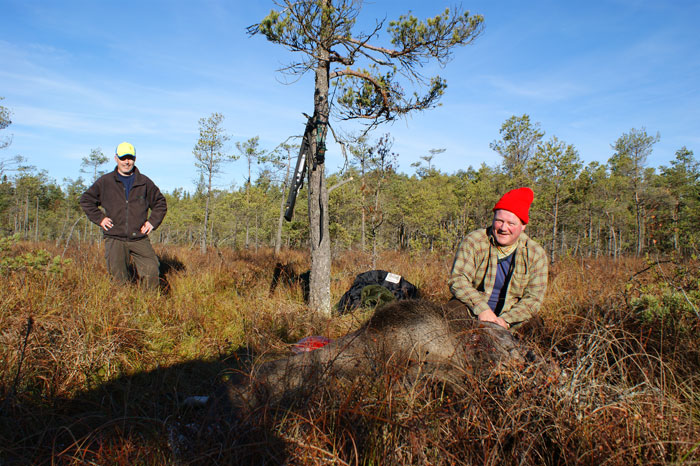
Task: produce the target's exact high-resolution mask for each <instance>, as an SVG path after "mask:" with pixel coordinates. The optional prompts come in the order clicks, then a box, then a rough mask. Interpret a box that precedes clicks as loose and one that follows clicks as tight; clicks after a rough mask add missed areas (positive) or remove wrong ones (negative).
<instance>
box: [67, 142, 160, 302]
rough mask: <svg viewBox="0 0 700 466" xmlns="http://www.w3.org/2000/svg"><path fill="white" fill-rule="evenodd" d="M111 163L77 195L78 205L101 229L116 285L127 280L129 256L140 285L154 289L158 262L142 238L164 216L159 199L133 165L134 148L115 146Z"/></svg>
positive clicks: (109, 265) (134, 158)
mask: <svg viewBox="0 0 700 466" xmlns="http://www.w3.org/2000/svg"><path fill="white" fill-rule="evenodd" d="M114 160H115V162H117V167H116V168H115V169H114V171H113V172H110V173H107V174H106V175H103V176H101V177H100V178H98V179H97V181H95V183H94V184H93V185H92V186H90V188H89V189H88V190H87V191H85V192H84V193H83V195H82V196H81V197H80V206H81V207H82V208H83V210H84V211H85V214H86V215H87V217H88V219H90V221H91V222H93V223H95V224H97V225H99V226H100V227H102V230H103V231H102V233H103V235H104V238H105V258H106V259H107V269H108V270H109V273H110V274H111V275H112V276H113V277H114V278H116V279H117V280H119V281H122V282H126V281H129V278H130V277H129V271H128V263H129V257H131V258H132V259H133V261H134V264H135V266H136V271H137V272H138V275H139V277H140V279H141V284H142V285H144V286H146V287H147V288H151V289H154V288H157V287H158V284H159V279H158V268H159V265H160V264H159V262H158V257H156V253H155V251H154V250H153V246H151V241H150V240H149V239H148V234H149V233H151V232H152V231H153V230H155V229H156V228H158V226H159V225H160V224H161V222H162V221H163V218H165V213H166V212H167V210H168V207H167V204H166V201H165V196H163V194H161V192H160V189H158V186H156V185H155V184H154V183H153V181H151V179H150V178H148V177H147V176H145V175H142V174H141V172H139V169H138V168H136V167H135V166H134V162H135V161H136V151H135V150H134V146H132V145H131V144H129V143H128V142H122V143H121V144H119V145H118V146H117V151H116V154H115V156H114ZM100 206H101V207H102V209H104V212H103V211H102V210H100V209H99V207H100ZM149 209H150V215H149V212H148V211H149Z"/></svg>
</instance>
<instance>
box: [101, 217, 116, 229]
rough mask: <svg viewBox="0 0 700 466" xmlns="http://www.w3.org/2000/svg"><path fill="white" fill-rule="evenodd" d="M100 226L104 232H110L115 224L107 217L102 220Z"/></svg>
mask: <svg viewBox="0 0 700 466" xmlns="http://www.w3.org/2000/svg"><path fill="white" fill-rule="evenodd" d="M100 226H101V227H102V229H103V230H104V231H109V229H110V228H112V227H113V226H114V223H112V219H111V218H109V217H105V218H103V219H102V221H101V222H100Z"/></svg>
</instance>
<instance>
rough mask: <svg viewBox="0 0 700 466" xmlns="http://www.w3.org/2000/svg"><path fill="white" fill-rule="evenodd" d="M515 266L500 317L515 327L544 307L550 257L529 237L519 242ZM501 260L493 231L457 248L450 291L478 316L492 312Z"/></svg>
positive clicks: (479, 233)
mask: <svg viewBox="0 0 700 466" xmlns="http://www.w3.org/2000/svg"><path fill="white" fill-rule="evenodd" d="M517 244H518V247H517V249H516V251H515V264H514V269H513V273H512V275H511V278H510V281H509V282H508V292H507V294H506V299H505V303H504V305H503V310H502V311H501V313H500V314H499V317H501V318H502V319H503V320H505V321H506V322H508V323H509V324H510V325H511V327H514V326H517V325H519V324H522V323H523V322H525V321H527V320H528V319H530V318H531V317H532V316H533V314H534V313H536V312H537V311H538V310H539V308H540V306H541V305H542V300H543V299H544V294H545V291H546V290H547V254H546V253H545V251H544V249H543V248H542V246H540V245H539V244H537V243H536V242H535V241H533V240H532V239H530V238H529V237H528V236H527V235H526V234H525V233H521V234H520V237H519V238H518V243H517ZM497 268H498V256H497V252H496V245H495V240H494V239H493V236H492V235H491V228H488V229H481V230H476V231H474V232H472V233H470V234H469V235H467V236H466V237H465V238H464V239H463V240H462V242H461V243H460V245H459V248H457V254H456V255H455V260H454V264H453V265H452V273H451V275H450V279H449V282H448V283H449V286H450V291H451V292H452V294H453V295H454V296H455V297H456V298H457V299H459V300H460V301H462V302H463V303H464V304H465V305H466V306H467V308H469V310H470V311H471V312H472V314H473V315H474V316H478V315H479V314H481V313H482V312H484V311H486V310H488V309H490V308H489V305H488V300H489V297H490V296H491V293H492V291H493V285H494V282H495V281H496V270H497Z"/></svg>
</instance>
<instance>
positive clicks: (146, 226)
mask: <svg viewBox="0 0 700 466" xmlns="http://www.w3.org/2000/svg"><path fill="white" fill-rule="evenodd" d="M152 231H153V225H151V222H149V221H148V220H146V223H144V224H143V225H142V226H141V233H142V234H144V235H148V234H150V233H151V232H152Z"/></svg>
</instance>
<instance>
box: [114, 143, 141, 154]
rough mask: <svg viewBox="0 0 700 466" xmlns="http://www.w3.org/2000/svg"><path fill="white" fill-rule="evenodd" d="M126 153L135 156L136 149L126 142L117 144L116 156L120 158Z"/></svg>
mask: <svg viewBox="0 0 700 466" xmlns="http://www.w3.org/2000/svg"><path fill="white" fill-rule="evenodd" d="M127 155H130V156H132V157H133V158H136V149H134V146H132V145H131V144H129V143H128V142H122V143H121V144H119V145H118V146H117V157H119V158H122V157H124V156H127Z"/></svg>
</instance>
